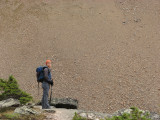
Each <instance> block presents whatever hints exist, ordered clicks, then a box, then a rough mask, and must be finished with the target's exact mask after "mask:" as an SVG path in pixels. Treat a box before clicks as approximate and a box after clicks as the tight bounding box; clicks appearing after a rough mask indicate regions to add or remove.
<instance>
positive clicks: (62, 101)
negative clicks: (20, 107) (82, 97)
mask: <svg viewBox="0 0 160 120" xmlns="http://www.w3.org/2000/svg"><path fill="white" fill-rule="evenodd" d="M37 105H41V102H39V103H37ZM50 105H51V106H54V107H56V108H66V109H77V108H78V100H76V99H72V98H52V99H51V104H50Z"/></svg>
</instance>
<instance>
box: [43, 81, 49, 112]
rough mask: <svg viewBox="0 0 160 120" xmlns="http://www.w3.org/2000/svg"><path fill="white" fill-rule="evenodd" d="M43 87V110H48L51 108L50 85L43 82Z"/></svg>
mask: <svg viewBox="0 0 160 120" xmlns="http://www.w3.org/2000/svg"><path fill="white" fill-rule="evenodd" d="M42 86H43V98H42V101H43V104H42V109H48V108H50V105H49V103H48V92H49V84H48V83H47V82H43V83H42Z"/></svg>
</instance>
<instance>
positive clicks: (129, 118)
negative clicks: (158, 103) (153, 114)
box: [72, 107, 151, 120]
mask: <svg viewBox="0 0 160 120" xmlns="http://www.w3.org/2000/svg"><path fill="white" fill-rule="evenodd" d="M131 109H132V111H131V113H130V114H129V113H123V114H122V115H121V116H113V117H112V118H105V120H151V119H149V113H145V114H142V111H140V110H139V109H138V108H136V107H131ZM72 120H89V119H87V118H82V117H81V116H79V115H78V114H77V113H75V115H74V117H73V119H72ZM101 120H103V119H101Z"/></svg>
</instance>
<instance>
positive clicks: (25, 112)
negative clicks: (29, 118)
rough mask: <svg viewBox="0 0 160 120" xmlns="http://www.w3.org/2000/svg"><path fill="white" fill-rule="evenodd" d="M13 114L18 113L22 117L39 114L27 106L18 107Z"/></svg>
mask: <svg viewBox="0 0 160 120" xmlns="http://www.w3.org/2000/svg"><path fill="white" fill-rule="evenodd" d="M14 112H15V113H19V114H22V115H31V114H32V115H38V114H40V112H38V111H36V110H34V109H32V108H30V107H28V106H22V107H18V108H16V109H15V110H14Z"/></svg>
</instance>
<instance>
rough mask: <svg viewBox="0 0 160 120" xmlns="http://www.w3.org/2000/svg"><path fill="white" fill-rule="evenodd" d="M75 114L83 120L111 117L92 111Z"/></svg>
mask: <svg viewBox="0 0 160 120" xmlns="http://www.w3.org/2000/svg"><path fill="white" fill-rule="evenodd" d="M77 114H78V115H79V116H81V117H83V118H86V119H90V120H100V119H105V118H110V117H112V116H111V115H109V114H106V113H100V112H93V111H78V113H77Z"/></svg>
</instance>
